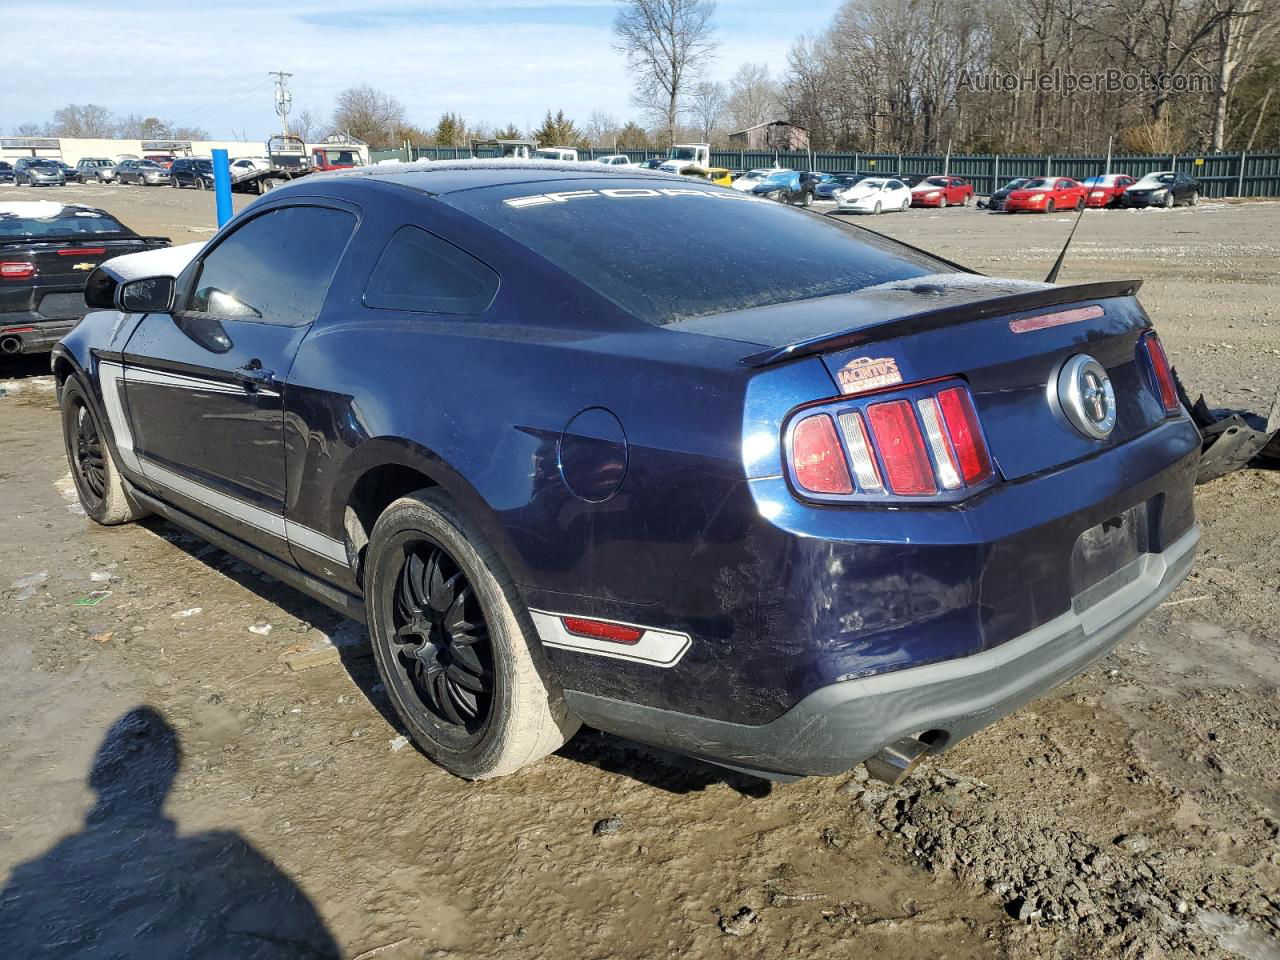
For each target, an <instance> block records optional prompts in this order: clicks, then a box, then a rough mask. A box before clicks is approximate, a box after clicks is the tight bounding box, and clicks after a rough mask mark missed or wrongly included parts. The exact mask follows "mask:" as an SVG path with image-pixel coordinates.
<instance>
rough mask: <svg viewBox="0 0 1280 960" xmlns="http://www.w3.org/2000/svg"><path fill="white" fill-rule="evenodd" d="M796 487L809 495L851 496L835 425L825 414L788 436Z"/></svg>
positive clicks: (851, 489)
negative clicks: (831, 494)
mask: <svg viewBox="0 0 1280 960" xmlns="http://www.w3.org/2000/svg"><path fill="white" fill-rule="evenodd" d="M791 464H792V466H793V467H794V468H795V471H796V483H798V484H799V485H800V486H801V487H802V488H803V489H805V490H808V491H809V492H810V493H838V494H843V493H853V482H852V481H851V480H850V479H849V468H848V466H846V464H845V460H844V451H843V450H841V449H840V440H839V438H838V437H837V436H836V425H835V421H833V420H832V419H831V417H830V416H828V415H827V414H825V413H816V414H814V415H813V416H811V417H805V418H804V419H803V420H801V421H800V422H799V423H797V424H796V426H795V430H794V431H793V432H792V434H791Z"/></svg>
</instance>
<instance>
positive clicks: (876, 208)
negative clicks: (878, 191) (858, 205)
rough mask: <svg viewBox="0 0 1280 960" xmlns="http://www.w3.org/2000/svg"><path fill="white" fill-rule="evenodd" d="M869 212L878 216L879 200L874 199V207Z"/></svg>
mask: <svg viewBox="0 0 1280 960" xmlns="http://www.w3.org/2000/svg"><path fill="white" fill-rule="evenodd" d="M871 212H872V213H874V214H875V215H876V216H877V217H878V216H880V201H879V200H877V201H876V205H875V208H874V209H873V210H872V211H871Z"/></svg>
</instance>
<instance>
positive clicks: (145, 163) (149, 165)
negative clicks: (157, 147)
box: [138, 160, 164, 170]
mask: <svg viewBox="0 0 1280 960" xmlns="http://www.w3.org/2000/svg"><path fill="white" fill-rule="evenodd" d="M138 166H139V167H142V168H144V169H146V170H163V169H164V167H162V166H160V164H158V163H156V162H155V161H154V160H141V161H139V162H138Z"/></svg>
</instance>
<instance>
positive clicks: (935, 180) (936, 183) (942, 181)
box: [920, 177, 947, 187]
mask: <svg viewBox="0 0 1280 960" xmlns="http://www.w3.org/2000/svg"><path fill="white" fill-rule="evenodd" d="M946 185H947V178H946V177H930V178H929V179H928V180H926V181H925V182H924V183H922V184H920V186H922V187H945V186H946Z"/></svg>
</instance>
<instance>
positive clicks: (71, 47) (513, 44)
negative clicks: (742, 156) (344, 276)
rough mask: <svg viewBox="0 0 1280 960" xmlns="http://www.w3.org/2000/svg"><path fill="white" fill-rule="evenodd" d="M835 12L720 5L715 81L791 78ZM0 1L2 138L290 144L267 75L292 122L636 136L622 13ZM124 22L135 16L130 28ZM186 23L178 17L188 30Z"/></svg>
mask: <svg viewBox="0 0 1280 960" xmlns="http://www.w3.org/2000/svg"><path fill="white" fill-rule="evenodd" d="M837 6H838V0H818V2H816V3H811V4H806V5H805V6H804V7H803V11H804V15H803V17H797V16H796V15H795V14H796V8H792V7H789V6H788V5H785V4H778V3H776V2H769V0H722V2H720V3H719V5H718V7H717V11H716V17H715V20H716V24H717V27H718V30H717V35H718V39H719V41H720V49H719V52H718V56H717V58H716V60H715V62H714V64H713V65H712V67H711V70H710V75H711V77H712V78H713V79H720V80H727V79H728V78H729V77H730V76H731V75H732V74H733V72H734V71H735V70H736V69H737V66H738V65H739V64H740V63H743V62H748V61H751V62H760V63H767V64H768V65H769V67H770V69H771V70H772V71H774V72H775V73H780V72H781V71H782V70H783V69H784V68H785V65H786V54H787V50H788V48H789V47H790V45H791V43H792V41H793V40H794V39H795V37H796V36H797V35H798V34H799V33H802V32H805V33H808V32H817V31H820V30H822V29H824V28H825V27H826V25H827V24H828V23H829V22H830V20H831V16H832V15H833V14H834V12H835V10H836V7H837ZM57 7H58V15H57V16H56V17H51V16H49V13H48V10H47V9H46V8H45V7H44V6H43V5H40V4H31V3H22V2H17V0H0V15H2V20H3V23H4V32H5V34H6V42H5V45H4V47H5V61H6V62H5V67H6V69H5V70H4V71H3V74H4V75H5V76H6V77H8V82H6V83H3V84H0V133H2V134H4V135H9V134H11V133H12V129H13V127H15V126H16V125H18V124H20V123H23V122H26V121H37V122H41V123H43V122H45V121H47V120H49V119H50V118H51V117H52V114H53V111H54V110H56V109H58V108H59V107H61V106H64V105H65V104H68V103H89V102H91V103H100V104H102V105H104V106H106V107H109V108H110V109H111V110H112V111H113V112H115V113H117V114H119V115H124V114H128V113H137V114H140V115H142V116H157V117H160V118H161V119H163V120H168V121H171V122H173V123H175V124H181V125H193V126H198V127H203V128H204V129H206V130H208V131H209V134H210V136H212V137H214V138H216V139H238V138H240V137H241V136H242V135H243V136H244V137H245V138H246V139H249V140H260V139H264V138H265V137H266V136H268V135H270V134H271V133H273V132H276V131H277V129H278V125H279V121H278V119H277V118H276V116H275V113H274V106H273V83H274V81H273V79H272V78H271V77H268V76H267V72H268V71H271V70H285V71H289V72H291V73H292V74H293V77H292V78H291V79H290V81H289V83H290V88H291V90H292V91H293V109H294V111H295V112H297V111H299V110H301V109H302V108H304V107H309V108H311V110H312V111H313V112H316V113H319V114H321V115H323V116H325V117H326V118H327V117H328V115H329V113H330V111H331V108H332V105H333V100H334V97H335V95H336V94H337V93H338V91H340V90H342V89H344V88H345V87H348V86H352V85H354V84H359V83H368V84H371V85H373V86H374V87H377V88H378V89H380V90H383V91H385V92H387V93H390V94H392V95H393V96H395V97H397V98H398V99H399V100H400V101H401V102H402V103H403V104H404V105H405V107H406V108H407V112H408V118H409V120H410V121H411V122H413V123H415V124H417V125H419V126H422V127H425V128H428V129H430V128H431V127H434V126H435V123H436V121H437V120H438V119H439V117H440V114H442V113H443V112H445V111H446V110H451V111H455V112H458V113H461V114H462V116H463V117H465V118H466V119H467V121H468V122H470V123H480V122H483V123H487V124H489V125H491V126H505V125H506V124H507V123H508V122H511V123H515V124H516V125H517V126H519V127H521V128H522V129H525V130H528V129H529V128H530V127H533V126H536V125H537V124H538V123H539V122H540V121H541V119H542V116H543V114H544V113H545V112H546V111H547V109H551V110H559V109H563V110H564V111H565V113H566V114H567V115H568V116H569V117H571V118H572V119H574V120H575V121H576V122H577V123H578V124H579V126H582V125H584V124H585V122H586V120H587V117H588V116H589V115H590V114H591V112H592V111H593V110H604V111H605V112H607V113H610V114H612V115H614V116H615V117H617V118H618V119H619V120H622V121H625V120H627V119H631V118H632V117H634V116H635V115H636V113H637V111H636V110H635V109H634V108H633V107H632V106H631V103H630V95H631V86H632V84H631V79H630V77H629V76H628V71H627V69H626V65H625V63H624V62H623V59H622V57H621V56H620V55H619V54H617V53H616V52H615V51H614V50H613V47H612V41H613V37H612V33H611V29H610V28H611V25H612V23H613V17H614V12H615V9H616V8H615V3H614V2H613V0H554V2H553V0H367V3H366V4H364V5H356V4H354V3H352V2H351V0H286V2H284V3H277V2H269V0H218V2H216V3H213V4H202V5H198V6H196V7H182V6H181V5H179V6H175V5H174V3H173V2H172V0H130V2H129V3H127V4H126V5H125V6H124V7H121V6H120V5H119V4H112V3H103V2H102V0H58V4H57ZM126 11H127V12H126ZM179 11H182V12H181V13H180V14H179Z"/></svg>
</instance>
